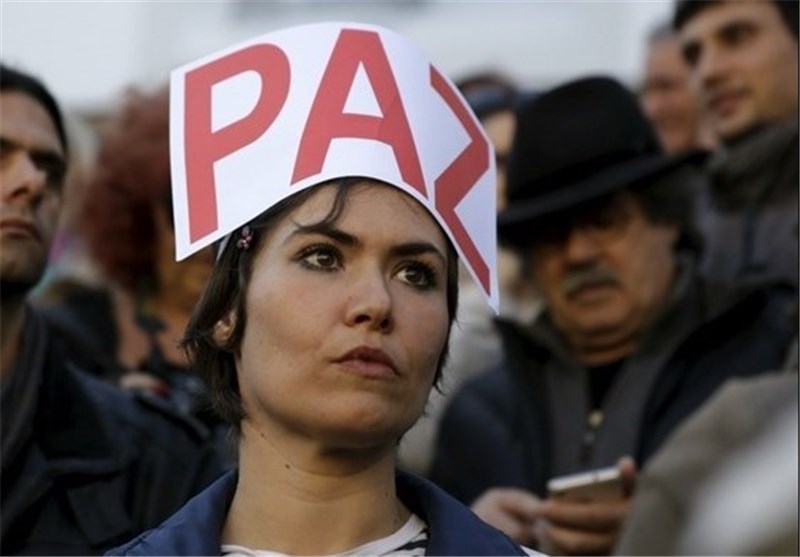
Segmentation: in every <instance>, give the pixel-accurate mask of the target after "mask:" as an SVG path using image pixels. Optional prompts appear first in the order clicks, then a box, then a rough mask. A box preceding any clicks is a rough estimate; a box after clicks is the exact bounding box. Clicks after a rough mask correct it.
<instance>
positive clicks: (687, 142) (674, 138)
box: [641, 36, 702, 153]
mask: <svg viewBox="0 0 800 557" xmlns="http://www.w3.org/2000/svg"><path fill="white" fill-rule="evenodd" d="M689 79H690V76H689V66H688V65H687V64H686V62H685V61H684V59H683V55H682V54H681V49H680V45H679V43H678V39H677V38H676V37H674V36H665V37H662V38H658V39H655V40H654V41H653V42H651V43H650V46H649V49H648V53H647V60H646V62H645V76H644V84H643V86H642V93H641V102H642V108H643V109H644V112H645V114H647V117H648V118H649V119H650V121H651V122H652V123H653V125H654V126H655V128H656V132H657V133H658V138H659V140H660V141H661V145H662V146H663V147H664V150H665V151H666V152H668V153H676V152H680V151H686V150H688V149H691V148H693V147H696V146H697V142H698V134H699V130H700V126H701V119H702V115H701V110H700V103H699V101H698V98H697V96H696V95H695V93H694V92H693V91H692V88H691V85H690V83H689Z"/></svg>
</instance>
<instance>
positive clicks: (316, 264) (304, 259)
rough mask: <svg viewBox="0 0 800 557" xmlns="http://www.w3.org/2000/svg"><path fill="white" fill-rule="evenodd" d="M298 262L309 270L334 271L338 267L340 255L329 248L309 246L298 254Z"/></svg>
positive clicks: (334, 249)
mask: <svg viewBox="0 0 800 557" xmlns="http://www.w3.org/2000/svg"><path fill="white" fill-rule="evenodd" d="M300 262H301V263H302V264H303V265H304V266H305V267H308V268H309V269H317V270H322V271H335V270H336V269H338V268H339V266H340V255H339V251H338V250H337V249H336V248H333V247H331V246H311V247H309V248H307V249H305V250H304V251H303V252H302V253H301V254H300Z"/></svg>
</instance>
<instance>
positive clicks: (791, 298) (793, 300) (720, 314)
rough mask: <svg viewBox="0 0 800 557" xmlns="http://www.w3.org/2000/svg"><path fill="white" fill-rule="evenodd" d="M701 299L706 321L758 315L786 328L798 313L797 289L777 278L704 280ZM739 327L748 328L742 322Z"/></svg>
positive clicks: (755, 316)
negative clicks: (773, 320)
mask: <svg viewBox="0 0 800 557" xmlns="http://www.w3.org/2000/svg"><path fill="white" fill-rule="evenodd" d="M702 282H703V285H702V297H703V306H704V307H705V311H706V317H707V320H709V321H710V320H715V319H719V318H724V319H727V316H730V315H733V314H749V315H751V316H752V317H754V318H757V317H758V316H761V315H767V316H769V317H773V318H776V319H778V320H780V322H782V323H783V322H785V323H786V324H787V326H788V325H789V323H790V321H791V318H792V312H795V311H796V310H797V289H796V287H795V286H794V285H792V284H789V283H787V282H786V281H783V280H781V279H779V278H771V277H750V278H742V279H740V280H733V279H721V278H703V279H702ZM738 323H741V324H742V325H747V326H751V325H752V323H750V324H748V323H745V322H744V321H741V320H740V321H738Z"/></svg>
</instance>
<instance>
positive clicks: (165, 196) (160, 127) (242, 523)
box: [0, 0, 800, 556]
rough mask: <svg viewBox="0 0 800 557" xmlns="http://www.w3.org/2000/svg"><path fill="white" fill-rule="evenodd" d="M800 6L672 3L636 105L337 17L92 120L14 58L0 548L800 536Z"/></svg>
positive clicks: (714, 547)
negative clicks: (364, 103) (464, 58)
mask: <svg viewBox="0 0 800 557" xmlns="http://www.w3.org/2000/svg"><path fill="white" fill-rule="evenodd" d="M798 5H799V4H798V2H794V1H781V0H743V1H740V0H710V1H707V0H703V1H701V0H676V1H675V3H674V7H673V18H672V20H671V21H670V22H665V23H664V24H663V25H660V26H658V27H657V28H656V29H654V30H653V32H652V33H651V34H650V35H649V36H648V37H643V38H642V44H643V47H644V50H645V51H646V56H645V57H644V59H643V61H642V62H643V64H642V74H641V83H640V87H638V88H632V87H629V86H628V85H626V84H624V83H622V82H621V81H620V80H618V79H617V78H615V77H614V76H607V75H576V76H565V79H564V80H563V82H559V83H553V84H551V86H550V87H548V88H540V89H537V90H535V91H533V90H528V89H526V88H525V87H523V86H521V85H519V84H517V83H514V82H513V80H511V79H509V78H507V77H506V76H503V75H501V74H498V73H494V72H487V73H476V74H475V75H472V76H469V77H467V78H464V79H462V80H460V81H455V82H454V83H450V82H446V81H445V80H443V79H442V77H441V74H439V73H438V70H436V69H435V67H433V66H432V65H430V63H429V62H427V60H424V59H420V58H419V57H420V56H421V55H420V54H419V51H418V50H417V49H416V48H415V47H414V46H413V45H411V44H410V43H407V41H406V40H405V39H404V38H402V37H400V36H398V35H396V34H393V33H392V32H390V31H388V30H385V29H382V28H379V27H372V26H363V27H362V26H360V25H358V24H341V23H337V24H320V25H319V26H305V27H304V26H300V27H296V28H292V29H289V30H284V31H283V32H282V34H281V33H278V34H275V35H274V42H273V43H270V44H261V45H257V46H253V47H251V49H252V50H247V49H243V50H241V51H240V52H226V53H225V54H224V55H220V57H219V58H218V59H216V60H208V59H207V60H205V61H204V62H203V63H204V64H206V65H198V66H196V67H195V68H193V69H192V70H191V71H186V74H185V80H186V81H185V85H181V87H185V88H186V90H183V89H178V93H176V92H175V91H176V90H175V87H176V83H177V81H176V79H177V78H176V77H175V76H174V75H173V80H172V85H171V87H172V90H170V88H169V87H167V86H162V87H160V88H157V89H156V90H155V91H150V92H148V91H145V90H144V89H137V88H132V89H131V90H130V91H128V93H127V94H126V95H125V97H124V98H122V99H120V102H119V105H118V107H117V108H116V109H115V110H113V111H111V112H109V113H108V114H106V115H104V117H103V118H102V120H101V121H99V122H95V123H93V124H88V123H86V122H82V121H80V119H79V117H78V116H76V115H75V114H72V113H69V112H64V111H63V108H62V107H61V106H60V103H59V102H58V100H57V99H56V98H55V97H54V96H53V95H52V94H51V92H50V91H49V90H48V89H47V87H46V86H45V85H44V83H43V82H42V81H41V80H40V79H38V78H37V77H35V75H33V74H35V69H33V68H31V69H30V70H32V72H31V73H29V72H28V70H29V69H28V68H25V69H22V68H12V67H9V66H7V65H5V64H3V65H2V66H1V67H0V138H2V144H1V145H0V148H1V149H2V166H1V167H0V170H1V171H2V186H1V189H2V205H1V206H0V287H1V288H2V290H0V301H1V302H2V303H1V304H0V312H1V313H0V340H1V341H2V344H1V345H0V377H2V405H0V410H1V411H2V420H1V421H0V427H1V428H2V429H1V433H2V438H0V442H1V443H2V452H0V458H1V459H2V476H1V477H0V482H2V485H1V486H0V487H1V490H0V552H1V553H2V554H4V555H15V554H32V555H68V554H69V555H95V554H104V553H107V552H108V553H109V554H117V555H208V554H213V555H217V554H225V555H262V556H265V555H269V556H275V555H390V554H391V555H536V554H539V553H543V554H548V555H587V554H588V555H614V554H617V555H656V554H660V555H673V554H730V555H780V554H798V552H800V545H798V544H799V543H800V542H799V541H798V495H797V493H798V456H797V455H798V432H797V425H798V352H799V350H798V344H799V342H798V320H799V319H800V303H799V300H798V291H797V288H798V274H799V273H800V258H799V255H800V247H799V245H798V232H799V230H800V224H799V222H798V215H799V213H800V211H799V209H798V202H799V201H798V193H799V192H800V172H799V166H800V162H799V161H798V153H799V152H800V147H799V146H798V18H799V17H800V16H799V15H798ZM328 40H330V41H331V42H330V44H328V43H326V42H325V41H328ZM259 47H260V48H261V50H258V48H259ZM256 51H257V52H258V56H263V59H264V60H268V61H269V64H267V63H262V62H260V61H255V60H256V56H254V54H253V53H255V52H256ZM277 53H280V54H277ZM240 54H241V56H239V55H240ZM218 62H219V64H218V65H217V66H215V64H217V63H218ZM248 65H249V66H248ZM290 66H291V71H289V67H290ZM393 67H402V68H404V70H403V71H396V72H395V74H394V75H393V74H392V68H393ZM209 68H212V70H211V71H208V70H209ZM320 68H327V69H326V70H325V72H321V70H320ZM358 68H363V69H364V70H365V71H366V73H365V76H367V78H368V79H367V83H369V85H370V87H371V90H372V92H373V94H374V96H375V103H376V105H377V106H378V107H379V108H380V110H379V111H378V112H375V111H372V112H369V113H366V112H365V113H359V112H358V111H359V105H358V103H353V104H351V101H350V100H348V91H349V88H350V87H357V85H356V81H357V80H356V71H357V69H358ZM248 69H249V70H251V73H254V74H255V75H259V76H260V78H261V79H264V78H265V76H266V75H267V74H268V73H269V72H275V76H273V75H271V74H270V79H273V78H274V81H270V83H274V84H276V85H275V87H276V88H278V89H280V87H282V86H283V85H286V94H285V98H283V100H281V101H280V102H277V103H274V106H277V108H275V107H274V106H273V105H271V104H270V103H271V102H272V101H275V99H276V98H277V97H280V96H281V93H279V92H278V93H276V92H272V90H271V89H270V90H269V91H270V92H269V93H268V94H269V95H272V97H270V98H269V99H267V97H262V98H260V99H259V100H257V101H256V105H255V107H254V106H253V100H252V98H250V97H248V96H247V95H243V96H242V98H239V97H223V96H218V95H217V96H215V95H211V94H210V93H208V94H204V93H202V92H201V93H200V94H197V95H196V97H193V98H191V99H190V96H191V95H190V93H189V88H190V87H195V88H198V87H201V88H202V87H203V86H207V87H208V90H209V91H210V89H211V86H212V85H213V84H214V83H215V80H216V82H221V81H222V80H224V79H229V78H232V77H233V76H235V75H236V74H237V73H241V72H243V71H245V70H248ZM423 70H424V71H423ZM226 72H232V73H226ZM304 72H306V73H305V74H304ZM337 72H338V73H337ZM387 72H388V73H387ZM294 75H306V76H307V79H303V80H297V81H296V82H292V88H290V87H289V86H288V83H289V80H290V79H293V77H292V76H294ZM313 76H316V77H313ZM387 76H388V77H387ZM450 77H457V76H450ZM315 79H316V80H318V82H314V80H315ZM282 80H285V81H282ZM312 82H314V83H313V84H312ZM331 83H335V85H333V86H332V85H331ZM198 84H200V85H198ZM298 84H299V85H298ZM312 85H313V87H319V90H317V89H309V90H308V91H306V90H305V89H303V88H304V87H312ZM359 86H363V82H362V85H359ZM326 87H334V89H328V90H323V89H325V88H326ZM298 91H300V92H298ZM192 93H193V94H194V93H197V89H194V90H192ZM181 95H185V97H184V98H185V101H182V100H181ZM430 95H435V102H431V101H430ZM221 98H222V99H224V100H225V101H224V102H227V103H230V104H231V105H236V104H237V103H240V104H241V105H240V106H233V107H227V108H226V112H227V113H229V114H239V115H240V119H239V120H234V121H233V122H228V123H227V126H225V125H223V126H220V125H219V124H215V129H212V126H211V124H210V120H211V118H210V117H209V116H208V115H207V114H206V115H205V116H204V115H203V113H202V110H198V109H197V107H198V106H200V105H202V103H203V102H207V103H208V106H204V107H201V108H203V109H205V110H206V111H207V113H208V114H210V113H211V111H212V110H213V109H214V102H222V101H219V99H221ZM298 98H301V99H305V100H306V101H307V102H308V103H311V104H310V108H309V106H308V105H302V102H306V101H298V100H297V99H298ZM395 98H396V99H399V100H397V101H396V102H395ZM198 99H200V100H198ZM264 99H267V100H264ZM443 100H444V102H442V101H443ZM262 101H263V102H262ZM267 101H269V102H267ZM198 103H200V104H198ZM293 103H294V104H293ZM298 103H300V104H298ZM286 106H288V107H289V108H284V107H286ZM298 106H304V107H305V108H302V109H300V108H297V107H298ZM398 106H399V108H398ZM282 110H283V112H281V111H282ZM323 113H324V116H322V114H323ZM242 115H243V116H242ZM313 128H316V129H313ZM176 130H177V131H176ZM432 130H435V131H436V133H437V134H438V140H437V141H431V138H430V137H425V134H430V133H431V131H432ZM182 134H186V136H184V135H182ZM189 135H191V136H192V137H191V138H190V137H188V136H189ZM198 138H199V139H198ZM464 138H468V139H467V141H469V143H467V144H466V146H465V145H464V144H459V143H458V142H459V141H460V142H462V143H463V141H465V139H464ZM192 141H196V142H198V143H192ZM203 141H205V143H202V142H203ZM215 141H218V142H219V143H214V142H215ZM237 142H241V143H242V145H238V144H237ZM258 142H261V143H260V144H258ZM293 142H295V143H293ZM195 144H197V145H202V149H204V150H197V151H193V150H191V148H193V147H191V148H190V146H192V145H195ZM256 144H258V145H257V146H256V147H252V145H256ZM176 145H177V147H176ZM459 145H460V146H459ZM293 146H294V147H293ZM295 148H296V150H294V149H295ZM236 149H239V151H236ZM248 149H250V151H249V152H248V151H247V150H248ZM304 149H305V152H304ZM198 153H200V154H198ZM253 153H255V154H256V155H253ZM309 153H313V154H309ZM184 155H185V156H186V161H185V162H182V160H181V157H182V156H184ZM192 156H208V157H211V158H214V160H212V161H210V162H209V161H204V163H208V165H209V166H210V171H209V172H208V173H206V174H204V173H203V172H198V171H197V170H196V169H194V167H195V166H196V165H195V163H196V162H197V161H192V160H190V159H191V157H192ZM304 157H305V158H304ZM310 158H318V159H319V164H318V168H316V170H313V169H312V170H309V169H310V168H312V167H314V164H316V163H314V164H312V163H309V160H310ZM223 159H224V160H223ZM248 161H250V162H248ZM445 161H446V162H445ZM301 162H302V164H301ZM223 163H224V165H223ZM181 164H185V165H187V166H186V168H184V167H181ZM236 165H239V167H236ZM189 166H191V167H192V168H193V170H191V171H189V170H187V168H188V167H189ZM301 167H302V169H304V170H303V171H302V172H301ZM303 173H305V174H303ZM204 176H205V177H206V178H207V179H208V180H210V181H211V182H210V186H208V184H202V183H201V181H202V179H203V177H204ZM208 176H210V178H208ZM215 181H216V186H215V185H214V184H215ZM262 182H267V183H269V184H270V189H271V190H274V191H271V192H270V193H269V194H262V195H259V194H258V192H259V191H262V192H263V187H262V188H261V190H259V189H258V188H259V187H260V186H261V184H262ZM231 184H233V185H234V186H235V187H229V186H230V185H231ZM209 187H210V190H213V191H214V195H215V196H216V197H215V198H214V201H213V203H212V202H210V201H209V200H208V199H207V198H203V199H200V196H202V195H208V191H210V190H209ZM181 188H185V189H181ZM204 188H205V189H204ZM254 188H255V189H254ZM248 191H255V192H256V193H255V194H251V193H247V192H248ZM184 195H185V196H186V198H184V197H183V196H184ZM193 196H194V197H193ZM248 196H250V197H248ZM470 196H471V197H470ZM479 196H482V197H479ZM243 199H244V200H246V202H244V203H243V202H242V200H243ZM466 200H468V203H467V202H465V203H463V204H462V206H461V207H460V208H459V211H458V212H457V211H455V207H456V206H457V205H458V203H459V202H461V201H466ZM193 203H194V204H195V205H193ZM187 204H188V205H187ZM246 205H247V207H245V206H246ZM187 206H188V207H189V208H188V209H186V208H187ZM192 206H194V207H197V206H201V207H203V208H204V209H203V210H204V211H207V212H208V211H214V210H217V209H216V207H219V211H220V213H219V214H220V215H222V217H220V218H219V219H218V222H217V221H216V220H214V221H213V222H214V224H213V225H209V224H207V223H208V222H212V221H209V220H208V219H207V218H206V217H207V215H205V217H203V218H204V219H205V220H204V221H203V222H204V223H206V224H205V226H217V227H218V228H219V231H220V234H218V235H217V236H216V237H215V238H214V240H215V241H214V242H211V243H210V242H202V241H198V237H199V235H198V233H197V231H196V229H193V228H191V226H192V223H191V221H190V220H189V221H187V220H186V218H185V217H184V216H182V215H183V213H182V211H184V210H188V213H187V214H188V215H189V217H190V219H191V218H195V216H194V215H196V213H195V214H193V213H192V212H191V211H192ZM226 211H227V212H226ZM495 228H496V233H497V242H495V241H494V230H495ZM487 230H491V233H487ZM487 234H488V236H487ZM185 238H189V239H190V244H191V247H190V248H189V249H187V248H186V247H185V246H184V247H181V246H182V245H183V244H181V242H183V241H184V239H185ZM200 240H202V238H200ZM176 245H177V249H178V251H179V252H180V251H182V259H181V261H176V256H175V253H176ZM184 256H186V257H184ZM599 470H604V471H610V470H614V475H615V476H616V479H615V482H616V483H615V484H614V485H615V488H614V493H613V494H611V495H608V493H610V491H608V492H606V493H605V494H604V495H603V496H600V495H599V493H600V492H599V491H595V492H593V493H590V492H588V491H587V492H585V493H584V494H583V495H575V496H573V497H563V496H561V495H559V494H556V493H555V491H554V490H553V487H552V486H553V480H554V479H559V478H562V477H570V478H572V477H577V475H579V474H583V473H587V472H588V473H589V474H588V475H592V474H595V472H597V471H599ZM595 475H596V474H595Z"/></svg>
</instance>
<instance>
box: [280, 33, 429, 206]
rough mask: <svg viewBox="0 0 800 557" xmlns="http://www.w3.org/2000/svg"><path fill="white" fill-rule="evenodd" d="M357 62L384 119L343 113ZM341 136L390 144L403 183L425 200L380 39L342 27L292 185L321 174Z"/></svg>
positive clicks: (405, 123) (415, 158) (418, 166)
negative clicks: (327, 157)
mask: <svg viewBox="0 0 800 557" xmlns="http://www.w3.org/2000/svg"><path fill="white" fill-rule="evenodd" d="M359 64H362V65H363V67H364V70H365V71H366V73H367V75H368V76H369V81H370V83H371V84H372V89H373V91H374V93H375V98H376V99H377V101H378V106H380V109H381V112H382V113H383V117H382V118H379V117H377V116H369V115H366V114H346V113H344V112H343V111H344V106H345V103H346V102H347V97H348V94H349V93H350V90H351V88H352V86H353V80H354V79H355V75H356V71H357V70H358V66H359ZM337 137H352V138H361V139H374V140H377V141H381V142H383V143H386V144H387V145H389V146H390V147H391V148H392V150H393V151H394V156H395V160H396V161H397V166H398V167H399V169H400V175H401V176H402V177H403V180H405V182H406V183H407V184H409V185H410V186H412V187H413V188H415V189H416V190H418V191H419V192H420V193H421V194H422V195H423V196H424V197H427V193H426V191H425V184H424V180H423V178H422V170H421V168H420V165H419V159H418V158H417V150H416V147H415V146H414V139H413V137H412V136H411V129H410V128H409V126H408V120H407V118H406V111H405V108H404V107H403V103H402V99H401V98H400V92H399V91H398V90H397V83H396V82H395V79H394V75H393V74H392V69H391V67H390V66H389V61H388V60H387V58H386V52H385V51H384V49H383V45H382V44H381V40H380V37H379V36H378V34H377V33H374V32H372V31H361V30H355V29H344V30H343V31H342V32H341V34H340V35H339V38H338V40H337V41H336V45H335V46H334V48H333V53H332V54H331V59H330V61H329V62H328V67H327V68H326V69H325V74H324V75H323V76H322V81H321V82H320V85H319V90H318V91H317V95H316V97H315V98H314V104H313V105H312V106H311V112H310V113H309V115H308V121H307V122H306V128H305V130H303V138H302V139H301V140H300V148H299V150H298V152H297V162H296V163H295V167H294V173H293V175H292V183H293V184H294V183H296V182H298V181H299V180H302V179H303V178H306V177H308V176H311V175H313V174H317V173H319V172H320V171H321V170H322V166H323V164H324V163H325V157H326V155H327V153H328V148H329V147H330V144H331V141H332V140H333V139H334V138H337Z"/></svg>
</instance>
